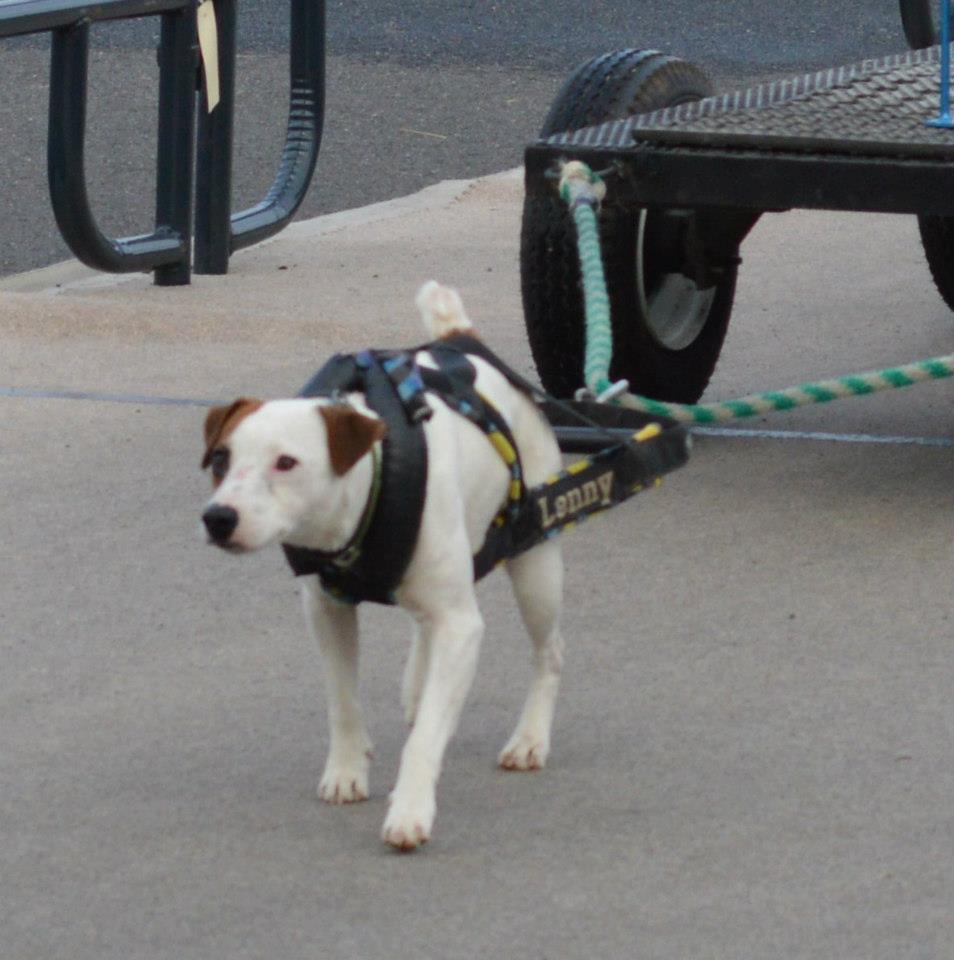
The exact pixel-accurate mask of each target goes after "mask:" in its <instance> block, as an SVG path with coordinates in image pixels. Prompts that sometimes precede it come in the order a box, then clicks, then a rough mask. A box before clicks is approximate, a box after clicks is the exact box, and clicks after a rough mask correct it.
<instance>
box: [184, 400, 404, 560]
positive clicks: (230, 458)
mask: <svg viewBox="0 0 954 960" xmlns="http://www.w3.org/2000/svg"><path fill="white" fill-rule="evenodd" d="M386 431H387V428H386V427H385V425H384V423H383V422H382V421H381V420H378V419H376V418H374V417H371V416H365V415H364V414H363V413H360V412H359V411H357V410H355V409H353V408H352V407H350V406H346V405H343V404H330V403H326V402H323V401H315V400H305V399H299V400H272V401H269V402H267V403H265V402H263V401H261V400H253V399H250V398H248V397H242V398H240V399H238V400H236V401H235V402H234V403H231V404H229V405H228V406H223V407H213V408H212V409H211V410H210V411H209V414H208V416H207V417H206V421H205V455H204V456H203V458H202V468H203V469H206V468H211V471H212V485H213V487H214V488H215V493H214V494H213V496H212V499H211V501H210V502H209V504H208V506H207V507H206V509H205V512H204V513H203V514H202V522H203V524H204V526H205V530H206V532H207V533H208V537H209V542H210V543H213V544H215V545H216V546H219V547H222V548H223V549H225V550H229V551H231V552H235V553H244V552H248V551H251V550H258V549H260V548H262V547H265V546H268V545H270V544H272V543H293V544H296V545H300V546H307V547H314V548H318V549H334V548H335V547H336V546H339V545H340V544H341V543H344V542H346V541H347V539H348V537H349V536H350V535H351V533H352V532H353V530H351V529H348V528H349V524H351V525H353V524H355V523H356V522H357V521H356V519H355V518H356V517H360V514H361V511H362V509H363V506H364V500H363V496H364V494H366V492H367V491H366V489H365V488H366V487H367V483H365V484H364V487H362V483H361V479H360V477H356V473H357V471H355V469H354V468H355V466H356V464H358V463H359V462H360V461H361V460H362V459H363V458H364V457H365V455H366V454H367V453H368V452H369V451H370V450H371V448H372V447H373V446H374V444H375V443H376V442H377V441H378V440H380V439H381V438H382V437H383V436H384V434H385V433H386ZM368 476H369V474H366V475H365V479H366V480H367V477H368Z"/></svg>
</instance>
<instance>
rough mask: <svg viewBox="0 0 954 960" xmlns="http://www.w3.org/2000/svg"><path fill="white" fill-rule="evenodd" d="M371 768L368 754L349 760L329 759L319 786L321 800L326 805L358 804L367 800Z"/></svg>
mask: <svg viewBox="0 0 954 960" xmlns="http://www.w3.org/2000/svg"><path fill="white" fill-rule="evenodd" d="M369 768H370V763H369V762H368V756H367V754H361V756H360V757H353V758H350V759H347V760H345V759H341V758H335V757H329V758H328V763H327V764H326V765H325V772H324V773H323V774H322V775H321V782H320V783H319V784H318V797H319V799H321V800H324V801H325V803H357V802H358V801H360V800H367V799H368V796H369V793H368V770H369Z"/></svg>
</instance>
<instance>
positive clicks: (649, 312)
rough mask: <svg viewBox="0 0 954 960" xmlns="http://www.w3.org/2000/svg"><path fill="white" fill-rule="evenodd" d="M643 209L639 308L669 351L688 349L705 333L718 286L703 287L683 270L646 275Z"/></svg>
mask: <svg viewBox="0 0 954 960" xmlns="http://www.w3.org/2000/svg"><path fill="white" fill-rule="evenodd" d="M647 219H648V212H647V211H646V210H641V211H640V213H639V225H638V227H637V230H638V233H637V238H636V290H637V293H638V296H639V308H640V311H641V313H642V316H643V320H644V321H645V323H646V327H647V329H648V330H649V333H650V335H651V336H652V338H653V339H654V340H655V341H656V342H657V343H658V344H660V346H663V347H666V348H667V349H669V350H684V349H685V348H686V347H688V346H690V345H691V344H692V343H694V342H695V340H696V338H697V337H698V336H699V334H700V333H702V330H703V327H705V325H706V320H707V319H708V318H709V311H710V309H711V308H712V304H713V301H714V300H715V297H716V288H715V287H714V286H713V287H708V288H707V289H705V290H700V289H699V287H697V286H696V283H695V281H694V280H692V279H691V278H690V277H687V276H685V274H682V273H677V272H673V273H663V274H661V275H660V276H659V279H658V281H657V280H656V278H649V277H647V275H646V256H645V253H646V250H645V245H646V221H647Z"/></svg>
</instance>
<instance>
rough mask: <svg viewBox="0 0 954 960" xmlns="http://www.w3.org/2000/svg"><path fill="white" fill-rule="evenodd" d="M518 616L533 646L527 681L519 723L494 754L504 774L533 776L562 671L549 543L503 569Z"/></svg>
mask: <svg viewBox="0 0 954 960" xmlns="http://www.w3.org/2000/svg"><path fill="white" fill-rule="evenodd" d="M507 570H508V572H509V573H510V579H511V582H512V583H513V589H514V593H515V594H516V597H517V604H518V606H519V607H520V614H521V616H522V617H523V622H524V624H525V626H526V628H527V632H528V633H529V634H530V639H531V641H532V642H533V666H534V673H533V679H532V681H531V683H530V692H529V693H528V695H527V700H526V703H524V706H523V712H522V713H521V715H520V720H519V721H518V723H517V727H516V729H515V730H514V732H513V736H511V738H510V739H509V740H508V741H507V745H506V746H505V747H504V748H503V750H501V751H500V756H499V757H498V758H497V762H498V763H499V764H500V766H501V767H503V768H504V769H505V770H538V769H540V768H541V767H542V766H544V764H545V763H546V762H547V755H548V754H549V752H550V728H551V726H552V724H553V710H554V707H555V705H556V697H557V691H558V689H559V686H560V673H561V671H562V668H563V638H562V636H561V634H560V608H561V606H562V601H563V558H562V556H561V552H560V547H559V545H558V544H557V543H556V542H555V541H553V540H549V541H547V542H545V543H542V544H540V546H538V547H535V548H534V549H533V550H530V551H528V552H527V553H525V554H522V555H521V556H519V557H516V558H514V559H513V560H511V561H510V562H509V563H508V564H507Z"/></svg>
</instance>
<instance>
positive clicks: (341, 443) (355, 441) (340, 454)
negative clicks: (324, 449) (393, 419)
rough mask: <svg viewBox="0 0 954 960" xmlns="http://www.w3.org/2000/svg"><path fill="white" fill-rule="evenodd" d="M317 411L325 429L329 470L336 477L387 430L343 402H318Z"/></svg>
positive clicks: (381, 422)
mask: <svg viewBox="0 0 954 960" xmlns="http://www.w3.org/2000/svg"><path fill="white" fill-rule="evenodd" d="M318 412H319V413H320V414H321V415H322V417H324V420H325V427H326V428H327V430H328V454H329V456H330V457H331V469H332V470H334V472H335V473H337V474H338V476H341V475H342V474H344V473H347V472H348V471H349V470H350V469H351V468H352V467H353V466H354V465H355V464H356V463H357V462H358V461H359V460H360V459H361V458H362V457H363V456H364V455H365V454H366V453H367V452H368V451H369V450H370V449H371V447H372V446H373V445H374V444H375V442H376V441H378V440H380V439H381V438H382V437H383V436H384V435H385V434H386V433H387V432H388V428H387V424H386V423H385V422H384V421H383V420H377V419H375V418H374V417H366V416H365V415H364V414H363V413H359V412H358V411H357V410H354V409H352V408H351V407H346V406H344V405H343V404H334V405H332V406H325V405H322V406H320V407H318Z"/></svg>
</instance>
